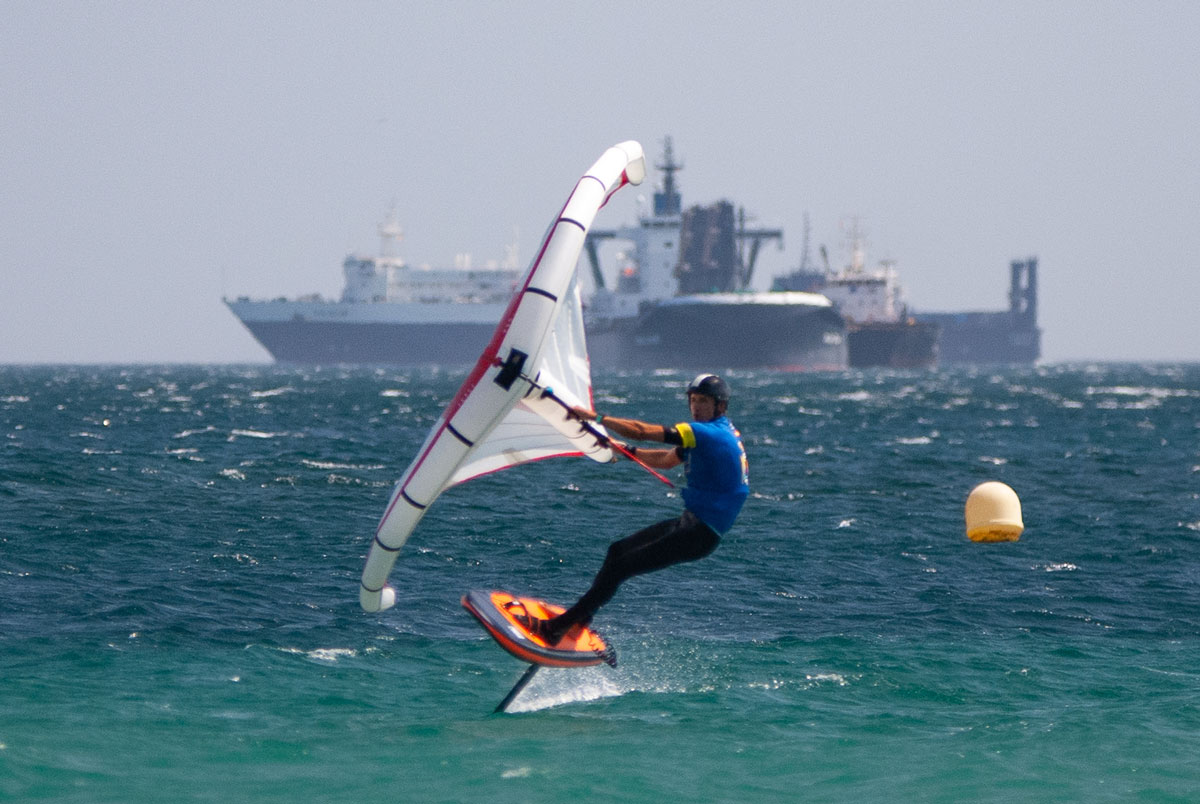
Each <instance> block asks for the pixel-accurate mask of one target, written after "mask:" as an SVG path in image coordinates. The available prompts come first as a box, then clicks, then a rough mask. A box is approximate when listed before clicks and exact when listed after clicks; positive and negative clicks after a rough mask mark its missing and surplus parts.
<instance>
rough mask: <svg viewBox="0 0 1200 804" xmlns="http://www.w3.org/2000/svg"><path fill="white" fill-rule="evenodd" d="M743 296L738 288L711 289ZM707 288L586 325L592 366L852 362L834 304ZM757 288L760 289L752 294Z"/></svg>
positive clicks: (835, 365)
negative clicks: (706, 293) (636, 312)
mask: <svg viewBox="0 0 1200 804" xmlns="http://www.w3.org/2000/svg"><path fill="white" fill-rule="evenodd" d="M717 295H722V296H731V297H734V298H737V297H738V294H712V296H717ZM751 295H752V294H747V297H746V300H740V301H729V302H719V301H716V300H714V299H713V298H711V297H707V298H706V297H705V296H704V295H703V294H701V295H697V296H692V297H678V298H675V299H672V300H670V301H669V302H664V303H660V304H658V305H654V306H653V307H650V308H648V309H646V310H645V311H643V313H642V314H641V315H640V316H638V317H637V318H636V319H632V320H628V321H615V322H608V323H600V322H594V323H592V324H591V326H590V327H589V329H588V351H589V354H590V355H591V361H592V365H593V366H601V367H605V368H628V369H656V368H707V369H713V370H716V369H730V368H732V369H754V368H765V369H778V370H785V371H837V370H841V369H844V368H846V366H847V363H848V360H847V348H848V347H847V343H846V337H845V335H846V329H845V322H844V321H843V320H842V318H841V316H839V315H838V314H837V313H836V312H835V311H834V310H833V309H832V307H830V306H828V304H827V303H826V304H825V305H817V304H809V303H792V304H788V303H778V302H775V303H771V302H767V301H754V300H749V299H750V296H751ZM753 295H758V294H753Z"/></svg>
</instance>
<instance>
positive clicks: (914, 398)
mask: <svg viewBox="0 0 1200 804" xmlns="http://www.w3.org/2000/svg"><path fill="white" fill-rule="evenodd" d="M462 376H463V375H462V373H461V372H453V371H442V372H435V371H431V370H425V371H401V370H394V369H378V370H376V369H322V370H315V369H294V368H276V367H150V366H133V367H120V366H105V367H62V366H56V367H11V366H10V367H0V800H5V801H56V802H60V801H61V802H141V801H214V802H217V801H219V802H231V801H232V802H237V801H255V802H259V801H288V802H294V801H414V802H471V801H494V802H557V801H576V802H592V801H596V802H599V801H606V802H607V801H628V802H640V801H652V802H664V801H718V802H749V801H755V802H758V801H768V802H770V801H780V802H792V801H829V802H840V801H853V802H863V801H881V800H894V801H934V802H940V801H945V802H951V801H954V802H957V801H1131V800H1139V801H1195V800H1197V799H1198V798H1200V366H1136V365H1071V366H1047V367H1039V368H1030V369H978V370H941V371H936V372H927V373H923V372H922V373H918V372H914V373H892V372H849V373H845V374H813V375H804V374H775V373H748V372H742V373H730V374H729V375H728V377H729V380H730V382H731V385H732V387H733V390H734V394H735V397H734V401H733V405H732V409H731V413H732V418H733V419H734V421H735V422H736V424H737V425H738V427H739V428H740V430H741V432H742V433H743V436H744V437H745V442H746V447H747V451H748V453H749V457H750V463H751V483H752V490H753V494H752V497H751V499H750V501H749V502H748V504H747V506H746V509H745V511H744V513H743V515H742V518H741V520H740V521H739V523H738V525H737V526H736V527H735V528H734V530H733V531H732V532H730V533H729V534H728V536H726V537H725V539H724V540H723V541H722V544H721V546H720V548H719V549H718V550H717V552H716V553H715V554H714V555H713V556H711V557H710V558H708V559H706V560H704V561H701V562H698V563H695V564H690V565H684V566H680V567H675V568H672V569H669V570H666V571H664V572H661V573H658V574H655V575H651V576H646V577H643V578H638V579H634V580H632V581H630V582H629V583H628V584H626V585H625V586H624V587H623V588H622V589H621V591H620V593H619V594H618V596H617V597H616V599H615V600H614V601H613V602H612V603H611V604H610V605H609V606H608V607H606V608H605V609H604V610H603V611H602V612H601V613H600V616H599V617H598V618H597V621H596V626H597V627H598V628H599V629H600V630H601V631H602V632H603V633H605V635H606V636H607V637H608V639H609V640H610V641H611V642H612V643H613V645H614V646H615V647H616V649H617V651H618V654H619V658H620V665H619V666H618V667H617V668H616V669H615V670H613V669H610V668H607V667H599V668H588V669H584V670H544V671H541V672H540V673H539V674H538V677H537V678H536V679H535V681H534V682H533V683H532V684H531V685H530V686H529V688H527V689H526V691H525V692H524V693H522V695H521V696H520V697H519V698H518V699H517V702H516V704H515V706H514V712H513V713H511V714H500V715H495V714H492V709H493V707H494V706H495V705H496V703H498V702H499V700H500V699H501V698H502V697H503V696H504V694H505V693H506V692H507V691H508V689H509V688H510V687H511V686H512V684H513V683H514V682H515V681H516V680H517V678H518V677H519V676H520V674H521V672H522V670H523V667H524V666H523V665H522V664H521V663H520V662H518V661H517V660H515V659H513V658H512V657H510V656H509V655H508V654H506V653H504V652H503V651H502V650H501V649H499V648H498V647H497V646H496V645H495V644H494V643H493V642H492V641H491V640H490V639H489V638H487V637H486V635H485V634H484V633H483V631H482V630H481V629H480V628H479V627H478V626H477V625H476V624H475V622H474V620H473V619H472V618H471V617H470V616H469V615H467V614H466V612H464V611H463V610H462V609H461V608H460V606H459V598H460V597H461V595H462V594H463V593H464V592H465V591H467V590H468V589H472V588H489V587H503V588H509V589H512V590H514V591H518V592H527V593H535V594H538V595H540V596H545V597H548V598H551V599H557V600H562V601H569V600H572V599H574V597H575V596H577V595H578V594H579V593H580V592H582V591H583V589H584V588H585V587H586V586H587V584H588V582H589V581H590V578H591V576H592V574H593V573H594V572H595V570H596V569H597V567H598V566H599V563H600V561H601V559H602V557H603V554H604V550H605V548H606V546H607V544H608V542H609V541H610V540H612V539H614V538H617V537H619V536H622V535H625V534H626V533H628V532H630V531H632V530H633V529H635V528H638V527H640V526H642V525H644V524H647V523H649V522H652V521H655V520H657V519H660V518H663V517H665V516H669V515H671V514H672V513H674V512H675V511H677V510H678V505H679V502H678V499H677V498H676V496H675V493H674V492H673V491H671V490H670V489H668V488H667V487H666V486H664V485H662V484H660V483H659V482H657V481H656V480H654V479H653V478H651V477H650V476H649V475H647V474H645V473H643V472H642V471H641V470H639V469H638V468H636V467H635V466H633V465H631V464H628V463H620V464H615V465H603V466H602V465H597V464H593V463H591V462H588V461H584V460H569V459H562V460H553V461H545V462H541V463H539V464H536V465H530V466H525V467H520V468H517V469H513V470H510V471H508V472H502V473H499V474H496V475H492V476H489V477H486V478H482V479H479V480H477V481H474V482H472V483H468V484H465V485H462V486H458V487H456V488H454V489H451V490H449V491H447V492H446V493H445V494H444V495H443V496H442V497H441V498H440V499H439V500H438V502H437V503H436V504H435V505H434V506H433V507H432V508H431V510H430V512H429V513H428V514H427V515H426V517H425V519H424V520H423V522H422V523H421V525H420V526H419V527H418V529H417V531H416V532H415V534H414V535H413V537H412V539H411V540H410V542H409V543H408V544H407V545H406V546H405V548H404V552H403V553H402V554H401V557H400V560H399V562H398V564H397V567H396V570H395V572H394V573H393V581H394V583H395V585H396V587H397V589H398V590H399V594H400V599H401V602H400V603H399V604H398V605H397V607H396V608H395V609H393V610H391V611H388V612H383V613H380V614H365V613H363V612H362V611H361V610H360V609H359V607H358V603H357V585H358V574H359V571H360V569H361V565H362V559H363V556H364V555H365V552H366V548H367V546H368V544H369V540H370V537H371V534H372V532H373V529H374V526H375V524H376V522H377V520H378V517H379V515H380V514H381V512H382V510H383V506H384V504H385V502H386V499H387V496H388V494H389V491H390V488H391V486H392V483H393V482H394V481H395V479H396V478H397V477H399V475H400V474H401V472H402V471H403V470H404V468H405V466H406V465H407V463H408V461H409V459H410V458H411V457H412V455H413V453H414V451H415V450H416V448H417V447H418V446H419V444H420V442H421V441H422V440H423V438H424V436H425V434H426V432H427V431H428V428H429V427H430V425H431V424H432V423H433V421H434V420H435V419H436V417H437V415H438V413H439V412H440V410H441V409H442V407H443V405H444V404H445V403H446V402H447V401H448V399H449V398H450V397H451V396H452V395H453V393H454V391H455V389H456V388H457V386H458V383H459V382H460V381H461V379H462ZM688 379H689V376H687V375H684V374H680V373H669V372H667V373H654V374H650V373H647V374H617V373H602V374H598V375H597V376H596V377H595V387H596V393H597V400H596V406H597V407H598V409H599V410H601V411H602V412H606V413H612V414H615V415H627V416H634V417H638V418H643V419H649V420H652V421H662V422H673V421H678V420H679V419H680V418H681V417H684V416H686V407H685V403H684V401H683V399H682V396H681V391H682V388H683V386H684V385H685V384H686V382H687V380H688ZM985 480H1000V481H1003V482H1005V483H1008V484H1009V485H1010V486H1012V487H1013V488H1014V489H1015V490H1016V491H1017V493H1018V495H1019V496H1020V498H1021V501H1022V505H1023V513H1024V519H1025V524H1026V532H1025V534H1024V535H1023V536H1022V538H1021V540H1020V541H1019V542H1015V543H1007V544H976V543H973V542H970V541H968V540H967V539H966V537H965V534H964V523H963V506H964V503H965V500H966V496H967V494H968V492H969V491H970V489H971V488H973V487H974V486H975V485H976V484H977V483H979V482H982V481H985Z"/></svg>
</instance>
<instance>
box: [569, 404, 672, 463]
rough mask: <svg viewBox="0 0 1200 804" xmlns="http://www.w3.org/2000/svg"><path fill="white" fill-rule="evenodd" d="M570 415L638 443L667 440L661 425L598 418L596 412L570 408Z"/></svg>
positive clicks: (664, 429) (630, 420)
mask: <svg viewBox="0 0 1200 804" xmlns="http://www.w3.org/2000/svg"><path fill="white" fill-rule="evenodd" d="M571 413H572V414H574V415H575V416H576V417H577V418H580V419H583V420H584V421H587V422H599V423H600V424H602V425H604V426H605V428H607V429H608V430H611V431H612V432H614V433H616V434H617V435H619V436H624V437H625V438H636V439H637V440H638V441H664V442H665V441H666V440H667V428H665V427H663V426H662V425H661V424H650V423H649V422H641V421H638V420H637V419H618V418H617V417H616V416H598V415H597V414H596V411H594V410H588V409H587V408H581V407H574V408H571ZM639 457H641V456H639ZM651 465H653V464H651ZM668 468H670V467H668Z"/></svg>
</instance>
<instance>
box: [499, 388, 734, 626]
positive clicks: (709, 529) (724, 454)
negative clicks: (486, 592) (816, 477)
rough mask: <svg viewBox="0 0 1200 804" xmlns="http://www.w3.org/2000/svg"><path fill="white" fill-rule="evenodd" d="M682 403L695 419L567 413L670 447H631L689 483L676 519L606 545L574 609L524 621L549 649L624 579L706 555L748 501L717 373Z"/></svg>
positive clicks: (726, 396) (726, 397)
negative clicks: (678, 470)
mask: <svg viewBox="0 0 1200 804" xmlns="http://www.w3.org/2000/svg"><path fill="white" fill-rule="evenodd" d="M687 400H688V408H689V410H690V412H691V417H692V421H690V422H680V423H678V424H674V425H661V424H650V423H647V422H643V421H639V420H637V419H621V418H617V417H614V416H605V415H603V414H599V413H597V412H596V411H594V410H589V409H587V408H583V407H574V408H572V409H571V414H572V415H573V416H575V417H576V418H578V419H581V420H583V421H595V422H597V423H598V424H602V425H604V427H605V428H606V429H607V430H608V431H609V432H612V433H615V434H617V435H619V436H622V437H624V438H629V439H635V440H638V441H652V442H658V443H662V444H667V445H668V447H667V448H665V449H663V448H654V449H648V448H639V447H636V446H633V447H629V448H628V449H629V451H630V452H631V453H632V454H633V455H634V456H636V457H637V459H638V460H639V461H641V462H643V463H645V464H646V465H648V466H650V467H653V468H655V469H672V468H674V467H676V466H679V465H680V464H683V471H684V475H685V477H686V478H687V486H686V487H685V488H684V489H683V490H682V492H681V496H682V497H683V503H684V509H683V513H681V514H680V515H679V516H678V517H674V518H671V519H666V520H663V521H662V522H658V523H656V524H653V525H650V526H649V527H647V528H644V529H642V530H640V531H638V532H637V533H634V534H633V535H631V536H626V537H625V538H623V539H619V540H617V541H615V542H613V543H612V544H611V545H609V548H608V553H607V555H606V556H605V559H604V563H603V565H602V566H601V567H600V571H599V572H598V573H597V574H596V577H595V580H593V581H592V585H591V588H589V589H588V590H587V592H585V593H584V594H583V596H582V597H580V598H579V600H578V601H577V602H576V603H575V605H573V606H571V607H570V608H568V609H567V610H566V611H564V612H563V613H562V614H559V615H558V616H556V617H552V618H550V619H540V618H537V617H533V616H532V615H524V616H523V617H522V618H521V619H522V621H523V624H524V625H525V627H526V628H527V629H528V630H529V631H530V632H532V633H534V634H536V635H537V636H539V637H540V638H541V639H543V640H544V641H545V642H546V643H547V644H548V645H555V644H557V643H558V642H559V641H560V640H561V639H562V638H563V636H564V635H565V634H566V633H567V631H569V630H570V629H571V627H572V626H575V625H580V626H584V627H586V626H587V625H588V624H589V623H590V622H591V621H592V618H593V617H594V616H595V614H596V612H597V611H599V609H600V607H601V606H603V605H604V604H606V603H608V601H610V600H611V599H612V598H613V595H615V594H616V592H617V588H618V587H619V586H620V585H621V584H622V583H624V582H625V581H626V580H628V579H629V578H632V577H634V576H636V575H643V574H645V573H648V572H655V571H657V570H660V569H664V568H666V567H669V566H672V565H674V564H680V563H683V562H687V561H697V560H699V559H701V558H704V557H705V556H707V555H709V554H710V553H712V552H713V551H714V550H716V548H717V545H718V544H719V543H720V540H721V536H722V535H724V534H725V533H727V532H728V531H729V529H730V528H731V527H733V523H734V521H735V520H736V519H737V516H738V514H739V513H740V512H741V510H742V505H743V504H744V503H745V501H746V497H747V496H749V493H750V479H749V463H748V461H747V459H746V449H745V447H744V446H743V445H742V438H741V434H740V433H739V432H738V431H737V428H735V427H734V426H733V422H731V421H730V420H729V418H728V417H727V416H726V415H725V414H726V411H727V410H728V407H729V386H728V385H727V384H726V383H725V381H724V380H722V379H721V378H720V377H718V376H717V375H715V374H701V375H699V376H698V377H696V379H694V380H693V381H692V382H691V384H690V385H688V388H687Z"/></svg>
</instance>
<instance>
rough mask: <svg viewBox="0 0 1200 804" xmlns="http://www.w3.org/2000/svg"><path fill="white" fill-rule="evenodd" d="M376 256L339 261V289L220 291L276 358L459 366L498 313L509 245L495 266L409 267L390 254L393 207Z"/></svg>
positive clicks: (483, 340)
mask: <svg viewBox="0 0 1200 804" xmlns="http://www.w3.org/2000/svg"><path fill="white" fill-rule="evenodd" d="M379 234H380V237H381V239H382V246H381V248H380V254H379V256H376V257H361V256H355V255H350V256H348V257H346V259H345V262H344V263H343V266H342V267H343V273H344V276H345V286H344V287H343V290H342V295H341V298H340V299H338V300H336V301H333V300H327V299H322V298H320V297H319V296H306V297H302V298H299V299H282V298H280V299H273V300H253V299H248V298H245V297H242V298H238V299H225V304H226V305H228V307H229V309H230V310H231V311H232V312H233V314H234V315H235V316H237V317H238V319H239V320H240V321H241V322H242V324H244V325H245V327H246V328H247V329H248V330H250V333H251V334H252V335H253V336H254V337H255V339H257V340H258V342H259V343H261V344H262V345H263V347H264V348H265V349H266V350H267V351H268V352H270V353H271V356H272V357H274V358H275V359H276V360H277V361H279V362H281V363H310V364H337V363H379V364H393V365H412V366H416V365H459V364H462V365H466V364H469V363H473V362H475V360H476V359H477V358H478V357H479V353H480V352H481V351H482V350H483V347H484V346H486V345H487V342H488V338H489V337H490V336H491V334H492V331H493V330H495V328H496V323H497V322H498V321H499V320H500V318H501V316H502V315H503V314H504V310H505V308H506V307H507V306H508V301H509V299H510V298H511V297H512V294H513V291H514V289H515V287H516V283H517V281H518V280H519V279H520V277H521V271H519V270H518V269H517V267H516V264H515V263H516V259H515V254H513V255H510V257H509V258H508V259H506V260H505V262H504V263H502V264H500V265H499V266H495V267H487V268H470V267H467V266H466V265H457V266H455V267H450V268H425V267H413V266H410V265H408V264H407V263H405V261H404V260H402V259H401V258H400V257H398V256H396V254H395V252H396V245H397V244H398V243H399V241H400V238H401V230H400V227H399V225H398V224H397V223H396V221H395V218H394V216H389V217H388V218H387V219H386V220H385V221H384V222H383V223H381V224H380V227H379Z"/></svg>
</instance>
